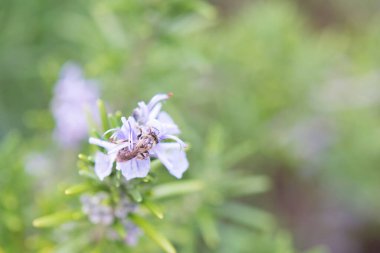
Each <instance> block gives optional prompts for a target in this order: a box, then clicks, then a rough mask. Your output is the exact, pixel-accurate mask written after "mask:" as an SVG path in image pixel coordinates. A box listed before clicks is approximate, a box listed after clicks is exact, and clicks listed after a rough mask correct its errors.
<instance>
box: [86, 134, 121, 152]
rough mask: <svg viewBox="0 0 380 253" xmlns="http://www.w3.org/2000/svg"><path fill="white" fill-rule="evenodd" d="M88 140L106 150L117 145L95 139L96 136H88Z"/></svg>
mask: <svg viewBox="0 0 380 253" xmlns="http://www.w3.org/2000/svg"><path fill="white" fill-rule="evenodd" d="M88 142H89V143H90V144H93V145H97V146H99V147H102V148H105V149H107V150H111V149H113V148H115V147H116V146H117V145H116V144H115V143H111V142H108V141H103V140H100V139H97V138H94V137H90V139H89V140H88Z"/></svg>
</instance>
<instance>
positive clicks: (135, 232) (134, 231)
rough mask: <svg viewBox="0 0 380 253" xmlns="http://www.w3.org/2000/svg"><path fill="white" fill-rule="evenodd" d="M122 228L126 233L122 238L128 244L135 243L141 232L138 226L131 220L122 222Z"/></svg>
mask: <svg viewBox="0 0 380 253" xmlns="http://www.w3.org/2000/svg"><path fill="white" fill-rule="evenodd" d="M124 229H125V231H127V235H126V236H125V238H124V242H125V243H126V244H128V245H130V246H134V245H136V244H137V242H138V240H139V238H140V236H141V235H142V234H143V232H142V231H141V229H140V228H138V227H137V226H136V225H135V224H133V223H132V222H128V221H127V222H124Z"/></svg>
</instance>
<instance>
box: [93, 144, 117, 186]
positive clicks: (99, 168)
mask: <svg viewBox="0 0 380 253" xmlns="http://www.w3.org/2000/svg"><path fill="white" fill-rule="evenodd" d="M113 162H114V159H113V157H110V156H108V155H106V154H103V153H102V152H99V151H98V152H97V153H96V155H95V174H96V175H97V176H98V177H99V179H100V180H103V179H104V178H105V177H108V176H109V175H110V174H111V173H112V165H113Z"/></svg>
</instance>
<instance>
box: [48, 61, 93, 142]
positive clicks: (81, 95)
mask: <svg viewBox="0 0 380 253" xmlns="http://www.w3.org/2000/svg"><path fill="white" fill-rule="evenodd" d="M98 97H99V90H98V88H97V86H96V85H95V81H92V80H86V79H85V78H84V76H83V72H82V69H81V68H80V67H79V66H78V65H76V64H73V63H66V64H65V65H64V66H63V67H62V71H61V74H60V78H59V80H58V82H57V84H56V87H55V90H54V97H53V100H52V103H51V110H52V113H53V116H54V119H55V122H56V128H55V130H54V134H53V135H54V137H55V139H57V140H58V142H59V143H60V144H61V145H63V146H66V147H75V146H77V145H78V144H79V143H80V141H81V140H83V139H84V138H86V136H87V132H88V125H87V120H86V111H85V110H88V111H89V112H90V113H92V114H93V115H94V116H96V100H97V99H98Z"/></svg>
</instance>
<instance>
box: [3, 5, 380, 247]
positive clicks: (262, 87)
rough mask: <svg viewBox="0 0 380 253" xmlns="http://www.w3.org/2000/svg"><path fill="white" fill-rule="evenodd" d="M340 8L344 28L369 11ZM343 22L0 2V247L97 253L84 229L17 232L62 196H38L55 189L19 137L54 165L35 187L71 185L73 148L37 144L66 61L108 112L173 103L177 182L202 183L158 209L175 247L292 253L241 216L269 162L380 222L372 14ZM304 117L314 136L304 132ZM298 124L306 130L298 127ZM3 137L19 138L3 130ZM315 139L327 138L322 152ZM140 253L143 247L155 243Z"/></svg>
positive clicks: (294, 13)
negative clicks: (319, 26)
mask: <svg viewBox="0 0 380 253" xmlns="http://www.w3.org/2000/svg"><path fill="white" fill-rule="evenodd" d="M338 2H339V1H338ZM338 2H337V3H336V7H335V8H342V11H345V12H348V13H351V12H352V13H353V18H352V20H356V19H354V17H363V16H365V14H362V13H363V10H362V9H361V10H360V12H359V11H358V12H355V8H357V5H356V3H355V2H354V1H350V4H347V5H345V3H346V1H344V4H340V2H342V1H340V2H339V3H338ZM342 6H343V7H342ZM350 6H354V7H350ZM368 6H372V5H368ZM364 13H366V12H365V11H364ZM348 16H349V15H348ZM352 23H354V24H352ZM352 23H349V24H348V25H347V26H346V27H344V25H342V26H343V28H342V26H340V27H339V26H336V27H334V26H330V27H327V28H325V29H323V30H315V28H313V27H311V22H310V20H308V17H306V15H304V13H301V10H300V9H299V8H298V7H297V6H296V5H295V4H294V3H293V2H291V1H258V2H256V3H254V4H249V5H247V6H244V8H242V9H241V10H239V11H236V13H234V14H232V15H231V16H228V17H226V18H223V17H222V16H218V11H217V9H216V8H214V7H213V6H211V5H209V4H208V3H206V2H203V1H196V0H192V1H180V0H170V1H160V0H158V1H152V0H143V1H141V0H140V1H139V0H129V1H122V0H112V1H107V2H104V1H100V0H92V1H64V2H54V1H47V0H42V1H27V2H25V1H19V0H16V1H15V0H12V1H10V0H8V1H3V3H2V8H1V10H0V56H1V57H0V118H1V124H0V136H1V137H4V140H2V144H1V152H0V158H1V159H0V162H1V166H0V172H1V175H2V176H1V179H2V181H1V184H0V185H1V191H0V192H1V193H0V199H1V204H0V208H1V209H0V210H1V212H0V217H1V221H0V252H1V251H4V252H26V251H32V252H34V251H36V252H52V251H54V250H55V252H75V250H78V249H85V250H87V251H86V252H92V251H91V250H92V249H88V248H87V247H88V245H83V242H87V241H86V240H82V239H83V238H85V235H83V234H80V233H73V235H78V236H77V238H76V239H72V240H69V239H67V238H60V236H59V235H56V234H54V235H53V236H52V237H53V239H52V240H48V239H46V241H44V240H41V241H39V240H40V239H36V238H37V237H34V236H33V238H32V239H30V240H29V239H27V237H28V235H30V234H31V233H30V232H31V231H30V230H31V222H32V218H34V217H35V215H36V214H37V213H38V214H46V213H49V212H51V211H52V210H54V207H53V206H54V205H58V206H62V205H63V204H62V203H65V202H66V201H67V199H64V198H61V199H59V198H55V197H56V196H61V195H59V194H51V196H50V198H49V194H50V192H51V191H54V190H53V189H49V190H47V189H46V188H43V190H42V191H37V192H36V191H33V187H32V185H33V183H32V181H33V180H34V178H33V177H30V176H27V175H26V174H25V173H26V172H25V171H24V170H23V164H22V162H23V159H22V158H23V157H24V156H25V155H26V154H27V153H28V152H30V150H27V149H25V148H24V146H23V144H25V143H28V142H33V143H36V142H37V143H39V140H41V141H40V143H39V145H38V146H46V149H50V151H51V152H50V153H49V155H50V156H51V157H52V159H53V160H54V159H56V161H58V162H57V163H56V164H55V168H52V170H53V171H49V172H48V173H46V174H44V173H42V174H39V176H40V177H41V179H37V183H36V184H37V185H39V182H44V181H49V180H50V181H51V182H52V183H51V185H54V182H58V181H60V180H63V181H64V183H63V184H67V182H66V181H69V180H68V179H69V178H75V176H76V175H75V173H76V169H75V162H74V160H75V151H72V150H71V151H70V150H62V149H60V148H57V147H54V144H46V139H47V138H49V137H50V135H51V131H52V128H53V123H52V119H51V117H50V116H49V113H48V110H49V106H50V105H49V103H50V99H51V93H52V89H53V87H54V83H55V82H56V80H57V77H58V74H59V70H60V67H61V66H62V65H63V63H65V62H66V61H68V60H74V61H77V62H79V63H81V64H82V65H83V66H84V68H85V70H86V75H87V76H88V77H89V78H95V79H99V80H100V81H101V87H102V92H103V94H104V96H103V97H104V99H105V100H106V101H109V106H110V107H112V108H115V109H119V108H120V109H125V108H133V105H135V104H136V102H137V101H139V100H141V99H144V100H146V99H147V98H149V97H151V95H152V94H155V93H157V92H162V91H172V92H173V93H174V94H175V96H174V97H173V98H172V100H173V101H172V102H171V103H170V104H168V105H167V107H168V111H169V112H170V113H171V114H172V115H173V116H174V118H175V120H176V122H178V124H179V125H180V126H181V129H182V132H183V135H184V139H186V140H188V141H189V143H191V145H192V148H191V151H190V152H189V158H190V164H191V168H190V170H189V172H188V174H187V177H188V178H189V179H190V178H191V179H197V180H198V179H199V180H202V181H205V182H207V188H206V189H205V190H204V191H202V194H195V195H193V194H190V195H189V196H187V197H184V198H183V200H181V201H182V202H181V201H179V200H178V199H177V198H176V199H170V198H169V199H167V200H166V201H165V202H164V205H165V206H166V208H167V212H168V218H167V219H168V220H175V221H176V223H175V224H174V225H173V224H171V223H169V224H162V223H160V224H156V225H157V226H160V228H161V227H162V230H163V231H164V232H165V233H166V234H167V236H168V237H169V238H170V239H171V240H172V241H173V242H174V244H175V246H176V247H179V248H180V249H181V250H179V252H252V251H254V252H263V253H265V252H281V253H283V252H294V251H293V246H292V245H291V244H292V243H291V239H290V236H288V234H287V233H283V232H278V231H277V228H276V226H275V221H274V219H273V217H271V216H270V215H269V214H268V213H267V212H263V211H261V210H259V209H256V207H255V208H253V207H252V205H253V206H255V204H256V202H255V201H256V200H255V199H252V198H250V197H249V196H250V195H248V197H247V196H246V197H241V196H239V197H237V194H251V193H257V192H262V191H264V190H266V189H267V187H268V186H269V182H268V181H267V178H266V177H265V178H264V177H256V176H252V172H256V171H260V173H264V174H267V175H271V173H272V172H273V171H272V170H273V169H272V168H273V167H280V168H284V169H285V168H291V169H294V170H295V171H296V172H297V173H299V174H300V175H305V174H306V175H312V176H313V177H317V178H319V179H320V180H321V181H322V182H323V184H324V186H325V187H326V188H327V189H328V191H331V192H334V194H337V195H338V197H339V198H341V199H344V200H345V201H346V203H347V204H348V206H349V208H352V209H353V210H357V211H359V213H361V214H362V215H363V216H364V217H365V218H367V219H372V220H374V221H377V222H378V221H379V220H380V217H379V213H378V212H377V210H378V209H379V208H380V206H379V201H378V200H377V199H378V197H377V192H378V191H379V180H378V179H379V178H380V171H379V170H378V161H379V155H378V152H379V148H380V132H379V127H378V126H379V124H380V122H379V121H380V117H379V113H378V107H379V101H380V91H379V82H380V77H379V70H378V69H379V67H380V50H379V49H378V46H379V42H380V33H379V29H378V27H379V25H380V17H379V16H371V18H370V19H368V20H366V21H365V22H352ZM349 25H352V26H349ZM337 83H338V85H337ZM363 98H364V99H363ZM125 113H126V114H129V113H130V112H128V111H127V110H125ZM315 121H318V122H322V123H321V124H322V127H320V125H319V124H317V128H315V127H310V124H309V123H310V122H315ZM305 122H306V123H305ZM304 125H306V128H307V129H306V130H305V131H306V132H307V133H310V134H308V135H306V137H305V136H303V135H300V134H299V133H298V132H297V131H299V128H297V127H299V126H304ZM311 125H313V124H311ZM14 128H16V129H19V130H20V132H21V137H17V136H15V135H12V134H8V132H9V131H10V130H11V129H14ZM321 128H322V130H321ZM315 129H317V130H315ZM294 132H295V133H294ZM5 136H7V137H5ZM321 136H322V137H321ZM322 138H326V139H328V141H327V142H326V143H327V144H321V145H319V146H318V145H317V144H316V143H318V141H319V140H320V139H322ZM315 145H317V146H318V147H317V148H314V146H315ZM305 150H308V151H309V150H310V152H309V153H308V154H307V156H306V155H305ZM315 150H316V151H315ZM15 157H16V158H17V159H14V158H15ZM70 157H71V158H70ZM54 169H55V170H56V171H59V173H58V175H57V174H55V171H54ZM62 175H64V177H62ZM242 175H243V176H246V177H245V178H244V179H245V180H242V181H236V180H239V178H241V176H242ZM236 178H238V179H236ZM250 180H252V181H250ZM253 182H255V183H253ZM236 184H239V185H241V187H240V188H239V187H236ZM59 189H60V190H61V186H59ZM33 194H34V195H33ZM52 196H54V198H53V197H52ZM39 197H42V198H43V199H44V200H43V201H40V202H39V203H38V204H36V203H35V202H34V201H33V200H34V199H36V198H39ZM264 197H265V196H264ZM267 201H269V202H271V201H273V200H270V199H269V200H267ZM70 203H71V202H70ZM189 203H190V204H191V205H195V206H196V207H198V208H194V209H192V208H189V206H188V205H189ZM73 205H75V203H74V204H73ZM170 210H180V211H178V213H176V212H174V211H173V212H171V211H170ZM185 214H186V215H189V217H193V218H194V219H195V220H193V219H188V220H186V217H187V216H186V215H185ZM234 214H236V215H234ZM244 214H245V215H244ZM171 216H172V217H171ZM177 224H180V225H181V226H178V225H177ZM236 224H240V225H238V226H237V225H236ZM63 230H65V228H63ZM59 231H61V230H59ZM49 233H50V232H47V231H44V232H42V233H40V237H46V238H50V235H48V234H49ZM62 233H64V232H62ZM57 238H59V240H58V239H57ZM28 240H29V244H28V245H32V246H30V247H29V248H28V247H27V246H25V245H26V244H25V242H26V241H28ZM57 241H58V242H59V243H58V244H59V245H60V246H58V248H55V247H56V246H53V245H54V243H57ZM53 242H54V243H53ZM144 243H145V241H142V242H141V244H144ZM41 245H42V246H41ZM78 245H79V246H78ZM38 247H40V248H42V250H40V251H37V250H36V248H38ZM59 247H62V249H61V248H59ZM101 247H107V248H109V247H113V248H115V251H116V250H118V249H120V248H122V247H121V246H120V245H112V246H110V245H108V244H106V245H102V246H101ZM123 247H124V246H123ZM146 247H147V249H145V248H144V250H148V251H142V252H155V250H156V249H155V245H153V246H152V245H151V244H149V243H147V244H146ZM113 248H112V249H113ZM96 250H97V249H93V252H101V251H100V249H98V251H96ZM132 251H133V252H137V251H135V250H134V249H132V250H131V252H132Z"/></svg>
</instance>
